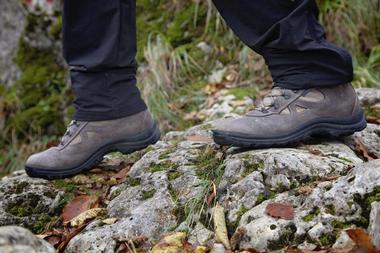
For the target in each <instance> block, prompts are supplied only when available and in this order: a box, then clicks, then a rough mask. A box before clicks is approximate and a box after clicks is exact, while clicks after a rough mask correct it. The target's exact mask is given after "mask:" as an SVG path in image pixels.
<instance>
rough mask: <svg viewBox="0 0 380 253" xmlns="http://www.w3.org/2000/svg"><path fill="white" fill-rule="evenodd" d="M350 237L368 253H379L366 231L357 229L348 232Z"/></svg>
mask: <svg viewBox="0 0 380 253" xmlns="http://www.w3.org/2000/svg"><path fill="white" fill-rule="evenodd" d="M346 233H347V234H348V236H349V237H350V238H351V239H352V240H353V241H354V242H355V244H356V245H357V246H358V247H360V248H363V249H365V250H366V251H367V252H368V253H378V252H380V250H378V249H376V248H375V246H374V245H373V243H372V239H371V237H370V236H369V235H368V234H367V232H366V231H365V230H364V229H361V228H355V229H348V230H346Z"/></svg>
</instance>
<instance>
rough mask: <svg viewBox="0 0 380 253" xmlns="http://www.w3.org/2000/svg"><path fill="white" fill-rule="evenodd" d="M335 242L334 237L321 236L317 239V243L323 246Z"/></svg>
mask: <svg viewBox="0 0 380 253" xmlns="http://www.w3.org/2000/svg"><path fill="white" fill-rule="evenodd" d="M335 241H336V235H322V236H321V237H319V242H320V243H321V244H322V245H323V246H331V245H333V244H334V243H335Z"/></svg>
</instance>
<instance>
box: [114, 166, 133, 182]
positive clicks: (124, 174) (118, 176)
mask: <svg viewBox="0 0 380 253" xmlns="http://www.w3.org/2000/svg"><path fill="white" fill-rule="evenodd" d="M130 168H131V166H129V165H128V166H126V167H124V168H123V169H121V170H120V171H119V172H118V173H116V174H115V175H114V176H113V178H116V179H123V178H126V177H127V176H128V173H129V169H130Z"/></svg>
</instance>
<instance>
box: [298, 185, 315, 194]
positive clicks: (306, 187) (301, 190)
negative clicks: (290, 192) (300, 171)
mask: <svg viewBox="0 0 380 253" xmlns="http://www.w3.org/2000/svg"><path fill="white" fill-rule="evenodd" d="M313 190H314V189H313V187H311V186H310V185H304V186H301V187H300V188H298V193H299V194H302V195H310V194H311V193H312V192H313Z"/></svg>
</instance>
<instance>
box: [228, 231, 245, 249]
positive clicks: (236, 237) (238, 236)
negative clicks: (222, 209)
mask: <svg viewBox="0 0 380 253" xmlns="http://www.w3.org/2000/svg"><path fill="white" fill-rule="evenodd" d="M246 234H247V230H246V229H245V228H244V227H238V228H237V229H236V231H235V233H234V234H233V235H232V237H231V248H232V249H233V250H235V249H236V248H237V246H238V245H239V243H240V242H241V240H242V239H243V237H244V235H246Z"/></svg>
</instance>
